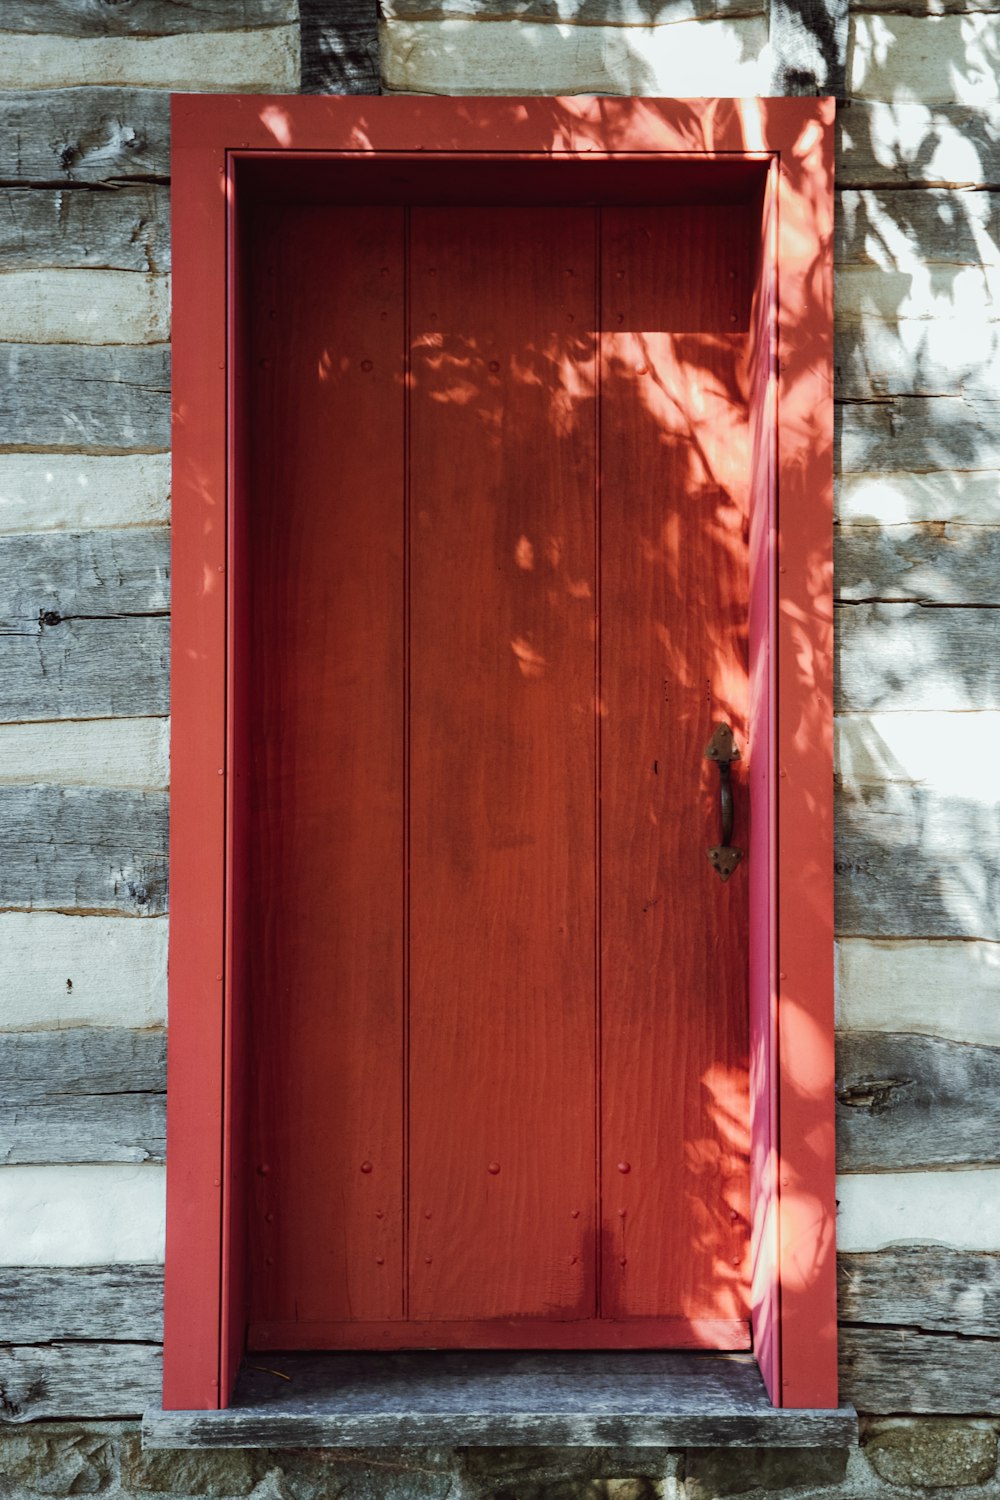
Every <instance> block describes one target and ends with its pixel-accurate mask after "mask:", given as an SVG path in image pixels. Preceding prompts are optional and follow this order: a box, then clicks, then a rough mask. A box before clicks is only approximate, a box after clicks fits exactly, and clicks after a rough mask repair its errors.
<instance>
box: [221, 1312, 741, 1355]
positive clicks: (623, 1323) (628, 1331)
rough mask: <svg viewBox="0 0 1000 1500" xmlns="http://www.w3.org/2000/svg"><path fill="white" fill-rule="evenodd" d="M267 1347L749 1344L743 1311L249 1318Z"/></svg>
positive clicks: (257, 1344) (250, 1337)
mask: <svg viewBox="0 0 1000 1500" xmlns="http://www.w3.org/2000/svg"><path fill="white" fill-rule="evenodd" d="M247 1347H248V1349H251V1350H254V1349H258V1350H266V1349H749V1348H750V1347H751V1340H750V1324H749V1322H747V1321H746V1320H745V1319H740V1318H697V1319H691V1318H629V1319H622V1320H620V1321H612V1320H611V1319H603V1318H581V1319H579V1320H574V1321H569V1320H559V1321H556V1320H548V1321H542V1320H539V1319H534V1318H491V1319H488V1320H486V1319H484V1320H481V1321H468V1322H463V1321H457V1320H456V1321H454V1322H443V1321H442V1322H388V1323H289V1322H284V1323H252V1324H251V1325H250V1329H249V1332H248V1334H247Z"/></svg>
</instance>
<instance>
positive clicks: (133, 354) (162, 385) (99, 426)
mask: <svg viewBox="0 0 1000 1500" xmlns="http://www.w3.org/2000/svg"><path fill="white" fill-rule="evenodd" d="M169 447H170V350H169V348H168V347H167V346H166V345H164V344H145V345H132V344H111V345H89V346H88V345H77V344H4V345H0V448H5V449H7V450H17V449H32V448H45V449H59V448H62V449H73V450H76V451H77V452H82V453H165V452H166V451H167V450H168V449H169Z"/></svg>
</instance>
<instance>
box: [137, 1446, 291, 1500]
mask: <svg viewBox="0 0 1000 1500" xmlns="http://www.w3.org/2000/svg"><path fill="white" fill-rule="evenodd" d="M260 1472H261V1470H260V1455H259V1454H257V1453H253V1452H248V1451H247V1450H245V1449H241V1448H227V1449H217V1450H215V1451H214V1452H213V1451H212V1450H210V1449H209V1450H201V1449H196V1450H193V1451H189V1450H187V1449H178V1450H176V1451H175V1452H172V1453H170V1452H157V1451H153V1452H149V1451H146V1452H144V1451H143V1449H142V1446H141V1443H140V1439H139V1434H138V1433H137V1432H130V1433H129V1434H127V1436H126V1437H125V1438H124V1439H123V1441H122V1451H121V1484H122V1489H124V1490H128V1491H134V1492H135V1493H136V1494H137V1495H145V1494H154V1495H184V1496H189V1495H190V1496H195V1495H198V1496H201V1495H205V1496H209V1497H211V1500H223V1497H225V1500H229V1497H231V1496H237V1495H249V1493H250V1491H251V1490H252V1489H253V1487H254V1485H255V1484H256V1482H257V1478H258V1475H259V1474H260Z"/></svg>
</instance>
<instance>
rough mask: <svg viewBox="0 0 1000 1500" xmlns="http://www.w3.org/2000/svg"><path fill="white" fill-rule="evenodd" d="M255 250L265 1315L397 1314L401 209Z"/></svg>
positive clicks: (258, 946) (251, 907)
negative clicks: (306, 894)
mask: <svg viewBox="0 0 1000 1500" xmlns="http://www.w3.org/2000/svg"><path fill="white" fill-rule="evenodd" d="M254 245H255V250H254V255H253V266H252V272H251V275H252V282H251V294H252V298H253V305H254V307H255V308H256V309H257V317H256V318H255V320H254V326H253V330H252V346H251V357H252V364H253V368H254V370H255V376H256V379H255V383H254V390H253V396H252V400H253V405H252V415H251V422H250V449H249V457H250V464H251V466H252V467H251V473H252V475H253V480H252V487H251V491H250V493H251V497H252V498H251V510H250V515H249V518H248V524H249V533H248V546H249V547H250V549H251V552H250V557H249V559H248V566H249V569H250V577H249V580H248V584H249V589H250V601H249V618H250V621H251V622H252V623H251V624H250V626H249V638H248V640H247V642H246V649H247V650H248V651H249V653H250V666H249V669H248V670H249V673H250V678H249V680H250V684H251V686H250V692H251V693H252V701H251V704H250V728H249V751H248V753H249V757H250V762H249V766H250V774H251V777H252V780H251V790H250V796H249V801H250V810H249V811H250V818H251V828H250V832H249V847H248V851H247V858H248V861H249V866H250V883H249V890H248V907H247V911H248V917H247V924H248V932H247V935H246V941H247V943H248V952H249V954H250V959H249V963H250V971H251V973H252V975H253V978H252V981H251V985H252V988H251V1000H252V1007H253V1017H254V1021H253V1029H254V1040H253V1041H252V1043H251V1046H252V1047H253V1049H254V1051H253V1057H252V1062H251V1077H252V1078H253V1079H254V1080H255V1083H254V1096H253V1097H254V1101H255V1102H254V1105H253V1108H254V1110H255V1128H254V1133H253V1138H252V1145H251V1151H252V1152H253V1153H255V1154H254V1155H252V1156H251V1161H252V1162H253V1163H254V1164H255V1165H256V1166H258V1167H266V1168H267V1169H268V1170H267V1171H266V1173H265V1172H258V1173H257V1174H256V1176H255V1181H254V1191H253V1195H252V1201H251V1208H250V1213H251V1234H252V1237H251V1243H252V1248H253V1267H252V1273H253V1292H252V1299H251V1317H252V1319H253V1320H260V1319H273V1318H286V1319H289V1320H291V1321H301V1322H303V1323H308V1322H317V1321H322V1320H324V1319H326V1320H331V1321H333V1320H339V1319H343V1320H350V1319H355V1318H367V1319H382V1318H386V1319H389V1318H398V1317H399V1316H401V1314H402V1311H403V1284H404V1265H403V1192H404V1181H403V1172H404V1137H403V1120H402V1108H403V1060H402V1049H403V1010H402V1006H403V994H402V989H403V973H404V971H403V931H402V912H403V899H404V897H403V871H404V852H403V830H404V812H403V796H404V792H403V735H404V711H405V694H404V677H403V651H404V615H403V610H404V601H403V578H404V564H403V549H404V516H403V494H404V485H403V463H404V452H403V395H402V391H403V387H402V381H401V367H402V351H403V338H404V325H403V297H404V280H403V246H404V223H403V211H402V209H400V208H396V207H389V208H372V209H353V210H352V209H346V210H337V209H329V210H327V209H309V208H304V209H301V210H296V209H294V208H292V209H289V210H287V211H286V212H284V213H282V214H281V215H277V214H274V213H273V212H272V213H270V214H269V215H268V218H267V220H266V223H262V224H260V225H259V226H258V228H257V232H256V235H255V239H254ZM272 309H273V310H274V312H275V314H276V316H275V317H274V318H271V317H270V316H269V314H270V312H271V311H272ZM304 622H308V623H306V626H305V628H303V625H304ZM304 890H308V891H310V892H311V893H312V894H311V896H310V899H309V901H308V903H306V904H305V905H303V902H302V899H301V896H302V892H303V891H304ZM436 915H437V916H438V917H439V918H440V915H441V914H440V913H437V914H436ZM439 1084H440V1080H435V1086H439Z"/></svg>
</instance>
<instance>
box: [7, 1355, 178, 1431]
mask: <svg viewBox="0 0 1000 1500" xmlns="http://www.w3.org/2000/svg"><path fill="white" fill-rule="evenodd" d="M161 1368H162V1355H161V1351H160V1347H159V1345H158V1344H134V1343H106V1344H84V1343H80V1344H74V1343H65V1344H64V1343H55V1344H45V1345H21V1346H19V1345H14V1346H13V1347H7V1348H0V1423H4V1422H31V1421H36V1420H38V1419H39V1418H41V1417H137V1416H139V1415H141V1413H142V1412H143V1411H144V1410H145V1409H146V1407H147V1406H149V1405H150V1404H151V1403H152V1402H155V1401H159V1399H160V1386H161Z"/></svg>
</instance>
